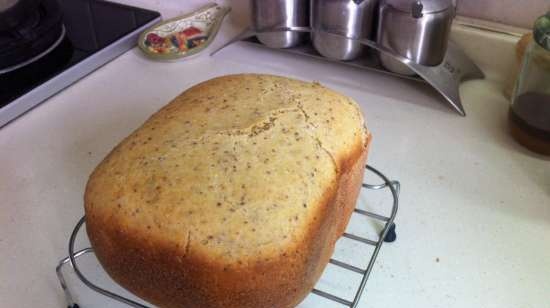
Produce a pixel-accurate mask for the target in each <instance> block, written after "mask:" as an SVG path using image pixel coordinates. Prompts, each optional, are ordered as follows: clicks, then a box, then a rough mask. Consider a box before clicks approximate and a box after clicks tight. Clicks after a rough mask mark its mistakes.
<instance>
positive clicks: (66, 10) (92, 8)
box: [0, 0, 159, 108]
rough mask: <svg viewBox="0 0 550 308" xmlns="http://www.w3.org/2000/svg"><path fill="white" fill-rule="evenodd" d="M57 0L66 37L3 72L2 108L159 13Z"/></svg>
mask: <svg viewBox="0 0 550 308" xmlns="http://www.w3.org/2000/svg"><path fill="white" fill-rule="evenodd" d="M57 1H58V2H59V4H60V8H61V11H62V14H63V24H64V26H65V30H66V35H65V38H64V39H63V40H62V41H61V43H60V44H59V46H58V47H56V48H55V49H54V50H52V52H50V53H49V54H47V55H46V56H44V57H42V58H40V59H39V60H37V61H36V62H33V63H32V64H30V65H27V66H24V67H22V68H19V69H17V70H14V71H11V72H8V73H4V74H0V108H2V107H4V106H6V105H7V104H9V103H10V102H12V101H14V100H16V99H17V98H19V97H21V96H22V95H24V94H26V93H28V92H30V91H31V90H32V89H34V88H35V87H37V86H39V85H41V84H43V83H44V82H46V81H48V80H49V79H51V78H52V77H54V76H57V75H58V74H60V73H62V72H63V71H65V70H67V69H68V68H70V67H72V66H74V65H76V64H78V63H80V62H82V61H83V60H85V59H86V58H87V57H89V56H90V55H92V54H94V53H96V52H98V51H100V50H101V49H103V48H105V47H106V46H108V45H110V44H111V43H113V42H115V41H117V40H118V39H120V38H122V37H123V36H125V35H127V34H128V33H130V32H132V31H134V30H136V29H138V28H140V27H142V26H143V25H145V24H147V23H149V22H151V21H152V20H154V19H155V18H158V17H159V13H157V12H153V11H148V10H145V9H140V8H135V7H130V6H125V5H121V4H115V3H111V2H106V1H101V0H57Z"/></svg>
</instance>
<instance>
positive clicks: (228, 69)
mask: <svg viewBox="0 0 550 308" xmlns="http://www.w3.org/2000/svg"><path fill="white" fill-rule="evenodd" d="M124 2H126V3H137V4H141V5H144V6H147V7H151V8H155V7H156V8H158V9H161V11H162V12H163V13H165V16H171V15H172V16H173V15H176V14H177V13H179V12H183V11H185V10H186V9H188V6H194V7H196V5H198V4H199V3H201V1H190V2H187V3H185V4H183V3H182V4H178V3H179V2H184V1H165V2H162V3H163V4H161V2H160V1H151V2H147V1H144V0H141V1H124ZM233 2H234V5H235V7H236V9H234V13H233V15H232V16H231V17H230V18H229V19H228V20H227V21H226V23H225V24H224V27H223V28H222V31H221V32H220V35H219V37H218V38H217V39H216V42H215V43H214V46H218V45H220V44H221V43H223V41H225V40H227V39H228V38H229V37H230V36H231V35H233V34H234V33H236V31H238V28H239V22H237V23H236V22H235V21H242V18H243V17H242V15H243V13H242V10H240V9H239V8H242V5H243V4H242V2H241V1H238V2H236V1H233ZM454 31H455V33H453V36H454V37H455V39H458V40H459V41H460V42H462V43H463V46H465V48H466V49H467V51H468V52H469V53H470V54H471V55H472V56H473V57H474V59H475V60H476V61H477V62H478V63H479V64H480V66H481V67H482V68H483V69H484V70H485V71H486V72H487V75H488V78H487V79H486V80H476V81H469V82H466V83H464V84H463V85H462V87H461V95H462V99H463V103H464V106H465V108H466V111H467V113H468V116H467V117H466V118H463V117H460V116H458V115H457V114H456V113H455V112H454V111H452V110H451V109H450V108H448V107H447V106H446V105H445V104H443V103H442V99H441V98H440V97H439V96H438V95H437V94H435V92H434V91H433V90H431V89H430V88H428V87H427V86H425V85H423V84H421V83H418V82H411V81H404V80H399V79H396V78H393V77H389V76H382V75H379V74H375V73H370V72H364V71H360V70H357V69H353V68H347V67H342V66H339V65H337V64H331V63H325V62H321V61H318V60H313V59H306V58H301V57H296V56H292V55H287V54H284V53H280V52H276V51H270V50H265V49H260V48H257V47H254V46H249V45H246V44H242V43H239V44H236V45H233V46H231V47H229V48H227V49H225V50H223V51H222V52H220V53H219V54H217V55H216V56H214V57H209V56H208V55H207V54H206V53H203V54H202V55H201V56H199V57H196V58H194V59H191V60H186V61H179V62H169V63H158V62H153V61H150V60H148V59H146V58H144V57H143V56H142V55H141V54H140V52H139V51H138V50H137V49H133V50H131V51H129V52H127V53H125V54H124V55H122V56H120V57H119V58H117V59H116V60H114V61H113V62H111V63H109V64H107V65H105V66H103V67H102V68H100V69H98V70H97V71H96V72H94V73H92V74H91V75H89V76H87V77H86V78H84V79H82V80H81V81H79V82H78V83H76V84H74V85H73V86H71V87H69V88H68V89H66V90H64V91H63V92H61V93H59V94H58V95H56V96H54V97H52V98H51V99H49V100H48V101H46V102H45V103H43V104H41V105H39V106H38V107H37V108H35V109H33V110H32V111H30V112H28V113H27V114H25V115H24V116H22V117H20V118H19V119H17V120H16V121H14V122H12V123H11V124H9V125H7V126H6V127H4V128H2V129H0V196H1V200H2V201H1V203H2V204H1V206H0V251H1V254H0V277H2V279H1V280H0V298H1V300H0V307H56V308H60V307H64V306H65V303H64V298H63V294H62V291H61V289H60V288H59V286H58V282H57V279H56V276H55V272H54V267H55V265H56V264H57V262H58V261H59V260H60V259H61V258H63V257H65V256H66V255H67V241H68V236H69V234H70V232H71V230H72V228H73V226H74V224H75V223H76V222H77V220H78V219H79V218H80V217H81V216H82V215H83V202H82V195H83V191H84V186H85V183H86V180H87V178H88V175H89V174H90V172H91V171H92V170H93V168H94V167H95V166H96V165H97V164H98V163H99V162H100V161H101V159H102V158H103V157H104V156H105V155H106V154H107V153H108V152H109V151H110V150H111V149H112V148H113V146H115V145H116V144H117V143H118V142H119V141H120V140H121V139H122V138H124V137H125V136H127V135H128V134H129V133H130V132H131V131H132V130H133V129H135V128H137V127H138V126H139V125H140V124H141V123H142V122H143V121H145V120H146V119H147V117H148V116H149V115H151V114H152V113H153V112H155V111H156V110H157V109H159V108H160V107H161V106H163V105H164V104H166V103H167V102H168V101H170V100H171V99H172V98H174V97H175V96H176V95H177V94H179V93H180V92H181V91H182V90H184V89H186V88H188V87H190V86H192V85H194V84H196V83H198V82H201V81H204V80H207V79H210V78H212V77H215V76H219V75H224V74H232V73H244V72H254V73H271V74H278V75H286V76H291V77H295V78H299V79H303V80H317V81H320V82H321V83H323V84H324V85H327V86H329V87H331V88H334V89H336V90H338V91H341V92H343V93H345V94H347V95H349V96H351V97H353V98H354V99H355V100H357V101H358V102H359V103H360V105H361V108H362V109H363V111H364V113H365V115H366V118H367V121H368V126H369V128H370V129H371V130H372V132H373V135H374V141H373V144H372V150H371V154H370V157H369V163H370V164H372V165H373V166H376V167H377V168H378V169H380V170H382V171H383V172H384V173H386V174H387V175H388V176H390V177H391V178H394V179H398V180H399V181H400V182H401V184H402V191H401V201H400V202H401V203H400V209H399V212H398V216H397V219H396V223H397V228H398V240H397V241H396V242H395V243H393V244H387V245H384V247H383V248H382V250H381V253H380V255H379V259H378V261H377V263H376V265H375V268H374V271H373V274H372V276H371V279H370V280H369V282H368V285H367V290H366V293H365V296H364V297H363V299H362V304H361V305H360V307H365V308H367V307H446V308H451V307H495V308H496V307H499V308H502V307H514V308H519V307H521V308H528V307H533V308H534V307H537V308H540V307H550V295H549V293H548V290H550V278H549V277H550V160H549V159H545V158H543V157H541V156H537V155H535V154H532V153H530V152H528V151H527V150H525V149H523V148H522V147H520V146H519V145H517V144H516V143H515V142H514V140H513V139H512V138H511V137H510V135H509V134H508V132H507V121H506V119H507V111H508V109H507V108H508V101H507V99H506V98H505V97H504V95H503V94H502V91H501V89H502V84H503V83H504V80H503V79H502V78H500V77H499V76H502V74H503V72H505V71H500V72H498V71H496V70H495V67H498V66H499V64H498V63H497V62H498V61H497V60H495V57H497V58H500V59H504V60H501V61H500V66H501V67H502V66H503V65H502V63H506V61H508V59H510V61H512V60H511V59H512V57H511V56H510V55H511V51H513V45H512V43H511V40H510V39H507V38H501V37H499V34H485V33H482V34H479V33H478V34H476V35H474V37H473V38H472V37H470V36H468V35H469V34H468V33H469V31H470V32H472V33H473V32H475V31H473V30H464V29H463V30H460V29H459V30H456V29H455V30H454ZM470 34H471V33H470ZM486 37H490V39H492V40H493V41H492V42H491V44H497V45H496V46H499V45H498V44H501V45H502V46H505V48H503V49H502V51H501V52H499V53H498V54H496V55H492V54H493V53H490V52H487V51H486V50H482V47H483V46H488V43H486V41H487V40H486V39H485V38H486ZM476 40H477V41H476ZM484 42H485V43H484ZM484 44H485V45H484ZM490 54H491V55H492V56H488V55H490ZM508 56H509V57H508ZM506 57H508V58H506ZM503 61H504V62H503ZM504 66H506V65H504ZM510 66H512V65H509V66H508V68H506V67H504V69H508V70H509V69H510V68H509V67H510ZM363 198H365V197H363ZM366 199H368V197H366ZM367 202H368V201H367ZM308 303H309V304H308ZM312 303H314V300H312V299H308V300H307V301H306V303H305V305H306V306H304V307H315V305H314V304H312ZM318 306H319V305H317V307H318ZM85 307H106V304H105V303H104V302H101V301H99V300H98V301H96V302H94V301H92V303H91V304H90V306H85ZM112 307H115V306H112ZM116 307H120V306H116ZM323 307H329V306H328V305H327V306H323ZM335 307H336V306H335Z"/></svg>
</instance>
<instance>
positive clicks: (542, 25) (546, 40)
mask: <svg viewBox="0 0 550 308" xmlns="http://www.w3.org/2000/svg"><path fill="white" fill-rule="evenodd" d="M533 37H534V38H535V41H536V42H537V43H538V44H539V45H540V46H542V47H543V48H545V49H546V50H550V12H548V13H546V15H544V16H541V17H540V18H539V19H537V21H536V22H535V27H534V29H533Z"/></svg>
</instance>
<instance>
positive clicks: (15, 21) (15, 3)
mask: <svg viewBox="0 0 550 308" xmlns="http://www.w3.org/2000/svg"><path fill="white" fill-rule="evenodd" d="M39 4H40V0H0V31H5V30H9V29H13V28H15V27H17V25H19V24H20V23H21V22H23V21H24V20H25V19H26V18H27V17H28V16H29V15H30V14H32V13H34V11H35V10H36V9H37V8H38V5H39Z"/></svg>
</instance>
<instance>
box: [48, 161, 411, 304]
mask: <svg viewBox="0 0 550 308" xmlns="http://www.w3.org/2000/svg"><path fill="white" fill-rule="evenodd" d="M365 168H366V170H368V171H369V172H372V173H373V174H375V175H377V176H378V177H379V178H380V179H382V181H383V183H382V184H376V185H371V184H365V183H363V185H362V188H363V189H366V190H381V189H386V188H387V189H389V190H390V192H391V194H392V197H393V204H392V209H391V214H390V216H389V217H387V216H383V215H379V214H376V213H373V212H370V211H366V210H362V209H359V208H356V209H355V210H354V215H363V216H367V217H370V218H373V219H375V220H379V221H382V222H383V223H384V228H383V229H382V231H381V232H380V233H379V237H378V239H376V240H372V239H368V238H365V237H362V236H358V235H355V234H351V233H347V232H346V233H344V234H343V235H342V236H343V237H345V238H348V239H351V240H353V241H357V242H359V243H361V244H364V245H369V246H374V250H373V251H372V253H371V255H370V260H369V263H368V266H367V268H366V269H362V268H359V267H356V266H353V265H351V264H348V263H345V262H342V261H338V260H336V259H330V263H331V264H333V265H335V266H338V267H340V268H343V269H344V270H347V271H350V272H352V273H356V274H360V275H362V276H363V277H362V279H361V282H360V284H359V286H358V287H357V291H356V293H355V296H354V298H353V300H352V301H350V300H347V299H344V298H341V297H338V296H336V295H334V294H331V293H328V292H324V291H321V290H319V289H316V288H315V289H313V290H312V291H311V292H312V293H313V294H315V295H318V296H321V297H324V298H326V299H328V300H331V301H334V302H336V303H339V304H341V305H343V306H346V307H350V308H356V307H358V305H359V300H360V299H361V295H362V294H363V291H364V289H365V286H366V284H367V280H368V279H369V276H370V274H371V272H372V269H373V267H374V263H375V261H376V257H377V256H378V253H379V251H380V248H382V244H384V242H393V241H395V240H396V238H397V236H396V233H395V223H394V219H395V216H396V214H397V208H398V205H399V191H400V186H401V185H400V183H399V182H398V181H392V180H389V179H388V178H387V177H386V176H385V175H384V174H383V173H381V172H380V171H378V170H377V169H375V168H373V167H371V166H369V165H367V166H366V167H365ZM85 221H86V216H84V217H82V218H81V219H80V220H79V221H78V223H77V224H76V226H75V228H74V229H73V232H72V234H71V237H70V239H69V256H68V257H66V258H64V259H63V260H61V261H60V262H59V264H58V265H57V267H56V269H55V270H56V274H57V277H58V279H59V283H60V284H61V288H62V289H63V291H64V293H65V298H66V301H67V307H68V308H79V307H80V306H79V305H78V304H77V303H76V301H75V300H74V297H73V295H72V293H71V291H70V290H69V287H68V285H67V283H66V280H65V277H64V275H63V270H62V269H63V267H64V266H66V265H70V266H71V267H72V269H73V271H74V273H75V274H76V276H77V277H78V279H80V281H82V283H84V285H86V286H87V287H88V288H90V289H91V290H93V291H95V292H97V293H99V294H101V295H103V296H106V297H108V298H111V299H113V300H115V301H118V302H121V303H124V304H127V305H128V306H130V307H135V308H150V306H146V305H143V304H141V303H138V302H135V301H133V300H131V299H129V298H127V297H124V296H121V295H119V294H116V293H113V292H111V291H108V290H106V289H104V288H102V287H100V286H98V285H96V284H94V283H92V282H91V281H90V280H88V278H86V276H85V275H84V274H83V273H82V272H81V271H80V269H79V266H78V264H77V259H78V258H79V257H81V256H83V255H86V254H89V253H93V249H92V248H91V247H89V248H84V249H82V250H78V251H75V247H74V246H75V241H76V237H77V235H78V232H79V231H80V229H81V227H82V225H83V224H84V223H85Z"/></svg>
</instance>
